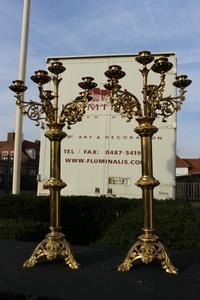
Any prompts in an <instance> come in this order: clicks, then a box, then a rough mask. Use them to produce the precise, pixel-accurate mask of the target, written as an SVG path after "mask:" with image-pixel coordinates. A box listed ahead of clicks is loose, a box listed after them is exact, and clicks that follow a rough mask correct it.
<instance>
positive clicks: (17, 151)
mask: <svg viewBox="0 0 200 300" xmlns="http://www.w3.org/2000/svg"><path fill="white" fill-rule="evenodd" d="M29 15H30V0H24V7H23V16H22V32H21V46H20V55H19V73H18V79H19V80H23V81H25V74H26V61H27V48H28V30H29ZM22 126H23V115H22V113H21V110H20V109H19V108H18V107H17V110H16V124H15V143H14V163H13V185H12V194H15V195H17V194H19V193H20V174H21V152H22V141H23V136H22Z"/></svg>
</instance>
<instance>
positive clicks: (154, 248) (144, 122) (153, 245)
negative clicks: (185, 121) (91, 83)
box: [104, 51, 191, 274]
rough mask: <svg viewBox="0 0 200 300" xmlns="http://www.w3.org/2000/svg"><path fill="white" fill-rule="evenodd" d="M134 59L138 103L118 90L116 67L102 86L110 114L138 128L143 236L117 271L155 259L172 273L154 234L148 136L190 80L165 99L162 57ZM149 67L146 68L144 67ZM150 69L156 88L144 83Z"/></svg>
mask: <svg viewBox="0 0 200 300" xmlns="http://www.w3.org/2000/svg"><path fill="white" fill-rule="evenodd" d="M135 60H136V61H137V62H138V63H140V64H141V65H142V68H141V69H140V72H141V74H142V77H143V88H142V99H141V101H140V100H139V99H138V98H137V97H136V96H135V95H133V94H132V93H130V92H129V91H127V90H126V89H125V90H122V89H121V86H120V85H119V79H121V78H123V77H124V76H125V72H124V71H122V68H121V67H120V66H118V65H112V66H110V67H109V69H108V70H107V71H106V72H105V75H106V76H107V77H108V83H107V84H105V85H104V86H105V88H106V89H108V90H109V91H110V101H111V104H112V107H113V109H114V111H115V112H117V113H119V114H120V115H121V116H122V117H124V118H126V119H127V121H128V122H129V121H131V120H132V119H133V118H134V117H136V121H137V122H138V126H137V127H136V128H135V129H134V131H135V132H136V133H137V134H138V135H139V136H140V138H141V156H142V157H141V158H142V176H141V178H140V179H139V180H138V181H137V182H136V185H137V186H138V187H140V188H141V189H142V198H143V202H144V228H143V234H142V235H140V236H139V237H138V240H137V241H136V242H135V243H134V244H133V246H132V247H131V249H130V250H129V252H128V254H127V256H126V258H125V259H124V261H123V262H122V264H121V265H119V266H118V270H119V271H129V270H130V268H131V267H132V265H133V264H134V263H135V261H137V260H141V261H142V262H143V263H145V264H148V263H150V262H152V261H153V260H154V259H157V260H159V261H160V262H161V264H162V267H163V269H164V270H165V271H166V272H168V273H172V274H176V273H177V269H176V268H175V267H174V266H173V264H172V262H171V260H170V258H169V255H168V252H167V250H166V248H165V247H164V245H163V244H162V243H161V242H160V241H159V237H158V236H157V235H155V234H154V199H153V189H154V188H155V187H156V186H158V185H159V181H158V180H156V179H155V178H154V177H153V160H152V136H153V135H154V134H155V133H156V132H157V130H158V128H157V127H156V126H154V125H153V123H154V120H155V119H156V118H157V117H158V116H161V117H162V121H163V122H166V119H167V118H168V117H169V116H171V115H172V114H174V113H175V112H177V111H178V110H180V108H181V105H182V103H183V101H184V100H185V92H186V91H185V88H186V87H187V86H189V85H190V84H191V80H189V79H188V78H187V76H186V75H181V76H177V77H176V80H175V82H173V85H174V86H175V87H177V88H179V96H177V97H171V96H167V97H165V96H164V95H163V93H164V88H165V78H166V73H167V72H168V71H169V70H170V69H171V68H172V67H173V64H172V63H171V62H169V61H168V58H167V57H165V56H163V57H160V58H158V59H155V58H154V57H153V55H152V54H151V52H149V51H142V52H139V54H138V56H136V58H135ZM149 64H150V67H147V65H149ZM150 70H151V71H153V72H156V73H159V74H160V82H159V84H158V85H152V84H149V83H148V74H149V71H150Z"/></svg>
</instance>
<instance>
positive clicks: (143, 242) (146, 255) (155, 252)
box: [118, 234, 178, 274]
mask: <svg viewBox="0 0 200 300" xmlns="http://www.w3.org/2000/svg"><path fill="white" fill-rule="evenodd" d="M138 259H141V260H142V262H143V263H145V264H148V263H150V262H152V261H153V260H154V259H157V260H159V261H160V262H161V264H162V267H163V269H164V270H165V271H166V272H167V273H171V274H177V271H178V270H177V269H176V268H175V267H174V266H173V264H172V262H171V260H170V258H169V255H168V253H167V251H166V249H165V247H164V246H163V244H162V243H161V242H160V241H159V239H158V236H156V235H153V234H152V235H150V236H147V235H145V234H143V235H141V236H140V237H139V238H138V241H137V242H136V243H135V244H133V246H132V247H131V249H130V250H129V252H128V254H127V256H126V258H125V260H124V261H123V263H122V264H121V265H119V267H118V271H122V272H124V271H129V270H130V268H131V267H132V265H133V263H134V262H135V261H136V260H138Z"/></svg>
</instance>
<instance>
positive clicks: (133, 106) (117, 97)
mask: <svg viewBox="0 0 200 300" xmlns="http://www.w3.org/2000/svg"><path fill="white" fill-rule="evenodd" d="M105 75H106V76H107V77H108V78H109V79H108V83H107V84H105V85H104V87H105V88H106V89H107V90H109V91H110V102H111V105H112V107H113V109H114V111H115V112H116V113H119V114H120V115H121V116H122V117H123V118H126V119H127V122H129V121H130V120H131V119H132V118H133V116H140V117H141V116H142V109H141V104H140V102H139V100H138V98H137V97H136V96H135V95H133V94H132V93H130V92H129V91H127V90H126V89H125V90H122V89H121V86H120V85H119V79H120V78H122V77H124V76H125V72H123V71H122V70H121V67H120V66H117V65H113V66H110V67H109V69H108V70H107V71H106V72H105Z"/></svg>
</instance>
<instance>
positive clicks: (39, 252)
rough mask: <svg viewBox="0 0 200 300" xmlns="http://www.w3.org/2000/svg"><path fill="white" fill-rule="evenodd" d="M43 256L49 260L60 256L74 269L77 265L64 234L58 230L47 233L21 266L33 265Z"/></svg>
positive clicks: (28, 266)
mask: <svg viewBox="0 0 200 300" xmlns="http://www.w3.org/2000/svg"><path fill="white" fill-rule="evenodd" d="M43 256H45V257H46V259H47V260H50V261H51V260H53V259H57V258H59V257H62V258H64V260H65V263H66V264H67V265H68V266H69V267H70V268H71V269H74V270H75V269H78V267H79V264H78V263H77V262H76V261H75V259H74V257H73V254H72V250H71V248H70V245H69V243H68V242H67V241H66V240H65V239H64V234H62V233H60V232H56V233H55V232H54V233H49V234H47V235H46V239H44V240H43V241H42V242H40V243H39V244H38V246H37V247H36V248H35V250H34V251H33V254H32V255H31V257H30V258H29V259H28V260H26V261H25V262H24V264H23V267H26V268H30V267H33V266H34V265H35V264H36V263H37V262H38V259H39V258H40V257H43Z"/></svg>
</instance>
